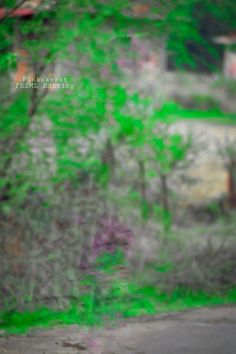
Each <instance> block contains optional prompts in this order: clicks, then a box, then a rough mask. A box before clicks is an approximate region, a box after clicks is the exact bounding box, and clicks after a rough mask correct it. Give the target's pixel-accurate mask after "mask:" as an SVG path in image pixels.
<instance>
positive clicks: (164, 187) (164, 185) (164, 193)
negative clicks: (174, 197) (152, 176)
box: [160, 174, 170, 213]
mask: <svg viewBox="0 0 236 354" xmlns="http://www.w3.org/2000/svg"><path fill="white" fill-rule="evenodd" d="M160 179H161V198H162V201H161V202H162V208H163V209H164V211H166V212H168V213H169V211H170V208H169V188H168V181H167V176H166V175H165V174H161V176H160Z"/></svg>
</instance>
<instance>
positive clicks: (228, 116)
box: [160, 102, 236, 125]
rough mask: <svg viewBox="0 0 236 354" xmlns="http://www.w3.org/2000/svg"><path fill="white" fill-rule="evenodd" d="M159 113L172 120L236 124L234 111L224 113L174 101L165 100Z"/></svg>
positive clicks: (216, 109)
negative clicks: (187, 106)
mask: <svg viewBox="0 0 236 354" xmlns="http://www.w3.org/2000/svg"><path fill="white" fill-rule="evenodd" d="M160 114H161V116H162V117H163V118H165V117H169V118H173V119H174V120H189V119H190V120H191V119H194V120H195V119H197V120H209V121H211V122H212V123H220V124H229V125H236V113H226V112H223V111H222V110H220V109H218V108H215V109H210V110H200V109H192V108H191V109H190V108H184V107H182V106H181V105H179V104H177V103H175V102H166V103H165V104H164V105H163V106H162V108H161V110H160Z"/></svg>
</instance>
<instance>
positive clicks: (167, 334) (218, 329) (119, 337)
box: [0, 306, 236, 354]
mask: <svg viewBox="0 0 236 354" xmlns="http://www.w3.org/2000/svg"><path fill="white" fill-rule="evenodd" d="M79 353H85V354H185V353H186V354H235V353H236V307H232V306H231V307H223V308H222V307H221V308H212V309H198V310H194V311H187V312H182V313H179V314H173V315H164V316H155V317H153V318H148V317H147V318H140V319H135V320H133V321H129V323H127V322H124V321H123V322H121V323H119V325H118V326H116V327H114V328H106V329H99V330H93V331H89V330H88V329H86V328H83V329H80V328H78V327H76V326H70V327H61V328H54V329H51V330H45V329H44V330H34V331H31V332H30V333H29V334H28V335H27V336H10V337H2V338H0V354H79Z"/></svg>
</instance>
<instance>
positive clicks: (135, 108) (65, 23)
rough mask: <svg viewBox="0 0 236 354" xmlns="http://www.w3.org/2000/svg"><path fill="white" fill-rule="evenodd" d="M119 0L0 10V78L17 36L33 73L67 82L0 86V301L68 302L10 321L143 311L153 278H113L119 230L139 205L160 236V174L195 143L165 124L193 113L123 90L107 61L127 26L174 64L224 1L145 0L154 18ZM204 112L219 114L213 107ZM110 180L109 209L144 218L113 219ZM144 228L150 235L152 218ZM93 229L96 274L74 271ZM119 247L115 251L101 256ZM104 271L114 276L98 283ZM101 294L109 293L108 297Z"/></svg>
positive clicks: (95, 318)
mask: <svg viewBox="0 0 236 354" xmlns="http://www.w3.org/2000/svg"><path fill="white" fill-rule="evenodd" d="M46 3H47V2H46ZM130 4H131V3H130V2H128V1H125V0H117V1H113V2H110V3H104V1H98V0H91V1H87V0H84V1H79V2H78V1H75V0H70V1H69V2H68V1H67V0H62V1H59V2H55V4H54V5H53V7H52V8H51V9H50V10H49V8H43V5H44V4H42V5H41V6H40V7H39V8H38V9H36V10H35V15H34V16H33V18H32V19H27V20H26V19H25V20H22V19H20V18H17V19H16V18H14V17H10V16H8V17H6V18H1V19H0V24H1V28H0V42H1V48H0V73H1V74H2V75H5V76H7V75H8V79H9V81H10V74H11V72H12V70H13V69H15V68H16V66H17V64H19V63H20V62H21V60H22V58H21V57H20V55H16V54H14V46H15V44H16V42H17V41H18V43H17V44H22V45H23V47H24V48H25V49H26V50H27V51H28V53H29V56H28V58H27V60H28V61H29V64H30V66H31V68H32V70H33V72H34V76H35V78H37V77H43V76H46V75H48V74H49V73H50V72H53V71H54V69H55V67H57V64H58V63H59V64H60V67H61V70H62V75H65V76H66V77H67V79H68V80H69V81H70V82H71V83H73V86H74V89H72V90H55V91H48V90H46V89H44V88H42V87H40V88H39V89H38V88H33V89H31V90H23V91H19V90H14V87H10V88H9V95H8V96H9V97H7V98H6V97H1V98H0V100H1V101H0V102H1V107H0V213H1V214H0V223H1V236H2V237H1V244H2V247H0V248H1V249H2V254H1V262H2V266H1V269H0V271H1V282H2V283H4V284H1V287H0V290H1V294H2V297H3V298H4V301H6V304H5V303H4V304H1V305H2V306H6V307H7V306H8V307H9V308H11V306H12V305H14V306H13V307H14V309H15V308H18V306H19V305H20V306H21V307H23V308H24V305H25V301H26V300H27V301H28V302H29V303H32V306H35V302H37V300H38V298H37V295H39V294H40V295H42V297H43V296H44V298H45V297H46V298H47V296H48V297H49V300H50V296H51V297H52V298H53V299H55V300H56V302H58V301H59V302H60V297H61V300H62V306H65V302H64V300H65V299H64V298H63V297H67V300H68V299H69V300H71V299H73V300H74V301H71V304H72V305H71V308H70V309H69V310H68V312H67V313H63V314H62V313H60V312H50V311H49V310H47V309H44V310H40V311H39V312H37V311H35V312H34V313H33V314H32V313H31V314H29V313H25V314H24V316H25V317H24V316H23V317H24V318H23V317H22V318H21V321H22V323H23V322H24V321H25V323H26V324H25V325H24V328H27V327H28V326H29V325H32V324H33V323H35V324H39V323H44V324H45V323H49V322H50V320H49V317H50V316H51V315H52V313H53V315H54V316H55V317H54V318H55V319H56V320H57V321H58V322H59V323H74V322H77V323H83V324H84V323H86V324H87V323H89V324H91V323H92V324H93V323H99V321H100V319H101V315H102V316H106V315H107V316H108V317H109V316H110V317H112V316H113V317H115V316H116V315H117V314H121V315H123V316H127V317H128V316H134V315H140V314H144V313H148V314H150V313H155V311H156V309H157V304H156V299H155V296H156V288H155V287H154V288H151V290H150V289H149V290H150V291H149V290H147V289H146V290H144V289H140V287H139V286H138V285H136V284H135V283H132V282H131V281H130V279H126V278H122V275H121V270H120V268H119V267H120V266H121V267H123V268H125V269H128V265H127V259H128V256H129V255H128V251H129V250H130V249H131V246H130V244H129V242H130V241H129V240H130V239H131V236H132V237H133V228H135V225H136V224H138V222H143V223H144V224H145V222H148V219H149V217H150V216H152V217H153V219H152V221H153V222H155V223H157V221H161V224H162V226H163V227H164V230H165V231H166V233H165V235H164V236H163V237H165V242H168V237H169V234H168V232H170V226H171V223H172V211H173V209H174V208H175V205H174V203H173V205H172V189H171V186H172V185H174V183H173V182H172V180H174V179H175V178H178V173H179V171H181V170H182V171H183V170H184V169H185V168H186V167H187V166H188V165H189V164H190V163H191V161H192V155H193V154H195V152H196V151H195V150H194V144H193V141H192V137H191V136H187V137H184V136H182V135H181V134H178V133H175V132H173V131H172V130H171V124H172V123H173V122H174V121H175V119H176V117H178V116H184V115H185V116H186V115H191V114H192V113H193V114H197V113H196V112H195V111H193V112H189V111H188V110H184V109H183V108H182V107H181V106H180V105H178V104H175V103H173V102H167V103H165V104H163V105H159V104H156V102H154V100H153V99H151V98H149V97H145V95H143V94H142V93H140V92H136V91H135V90H131V89H130V87H129V85H127V83H125V80H124V76H125V75H124V73H123V71H122V68H121V66H120V65H119V59H121V58H122V56H123V54H124V53H125V54H126V53H127V52H128V53H129V55H130V56H131V57H133V58H135V54H137V53H135V51H134V48H133V46H132V38H133V36H134V35H136V36H137V37H138V38H145V37H147V38H164V40H165V41H166V46H167V49H168V50H169V51H170V52H171V53H173V55H174V56H175V58H176V63H175V64H176V66H179V67H181V68H184V67H185V66H188V67H189V66H191V67H194V65H195V64H196V58H194V55H193V56H191V55H189V46H191V44H192V42H194V43H196V44H197V45H201V46H204V48H207V51H208V52H209V53H210V56H211V55H213V56H214V55H215V54H216V51H217V50H216V49H215V48H213V47H212V46H211V44H210V36H211V35H212V34H211V33H210V31H209V32H208V35H207V38H206V37H205V36H204V35H203V34H204V33H202V28H201V26H202V23H203V22H204V21H206V18H205V17H206V13H207V14H209V16H211V19H212V21H213V22H214V23H215V22H217V21H220V22H221V23H223V24H222V27H221V28H222V30H223V25H224V24H225V26H226V24H227V26H228V27H230V26H231V27H233V19H234V18H235V5H234V2H232V1H231V2H229V1H225V0H224V1H221V2H220V1H217V2H213V1H207V2H204V3H203V2H202V1H197V0H191V1H189V0H188V1H187V0H186V1H185V0H184V1H183V0H177V1H176V0H175V1H174V0H173V1H169V2H163V1H161V2H160V6H159V7H158V8H157V9H156V12H154V8H156V7H155V6H154V5H156V3H155V4H154V3H153V14H155V13H156V15H158V16H160V17H158V19H153V18H151V16H150V17H148V16H147V17H146V18H143V17H142V16H141V17H135V16H133V15H132V14H131V13H130V10H131V8H130ZM7 5H8V6H9V7H11V6H14V5H16V2H14V1H12V2H9V3H7ZM196 9H199V12H197V16H196V12H195V10H196ZM206 10H207V12H206ZM222 10H223V11H222ZM126 11H127V12H126ZM151 14H152V10H151ZM227 26H226V27H227ZM228 27H227V28H226V29H225V30H228ZM229 29H230V28H229ZM16 34H17V39H16ZM213 34H214V33H213ZM141 49H142V48H141ZM68 62H70V63H71V64H72V66H73V67H74V68H75V70H74V72H73V73H71V77H68V75H67V73H64V72H63V69H64V66H65V68H66V67H68V66H67V65H68ZM198 99H199V98H198ZM201 99H202V98H201ZM201 99H200V100H201ZM215 111H216V112H217V114H218V113H219V114H220V111H219V110H217V107H216V110H215ZM215 111H214V112H213V113H215ZM198 113H199V112H198ZM208 113H209V112H208ZM123 187H124V190H125V191H126V189H127V190H128V194H127V195H126V196H124V195H122V194H121V195H122V198H121V199H122V207H123V209H122V210H125V208H126V206H127V205H128V207H127V209H128V208H129V212H130V213H132V212H133V213H135V212H137V211H138V212H139V211H140V210H141V214H142V216H143V217H144V220H142V221H140V217H139V215H137V214H136V215H133V218H130V220H128V218H129V215H130V214H127V215H125V217H124V218H123V219H122V218H121V219H119V218H117V217H116V216H117V214H118V213H119V212H120V210H118V211H117V210H116V205H115V206H114V205H111V204H112V203H110V200H112V197H113V198H114V199H115V197H116V194H118V193H117V191H119V192H120V191H121V189H122V188H123ZM148 193H150V194H151V195H152V196H151V197H152V198H151V199H152V201H151V202H150V201H149V200H150V198H149V196H148ZM117 198H118V197H117ZM114 199H113V200H114ZM137 202H138V203H139V205H138V207H137ZM151 204H154V207H153V208H151V207H150V205H151ZM113 209H114V210H113ZM117 209H118V208H117ZM150 210H151V211H153V213H151V212H150ZM124 214H125V212H124ZM141 219H142V218H141ZM126 221H127V222H128V221H129V225H128V226H126ZM130 224H132V225H131V226H132V227H131V226H130ZM144 229H145V227H143V229H142V230H144ZM16 230H17V232H16ZM158 233H159V234H162V229H161V228H160V229H158V232H157V231H156V233H155V235H156V234H158ZM15 234H16V235H15ZM13 235H15V236H14V237H13ZM96 240H97V241H99V242H101V244H102V251H104V250H105V251H106V253H105V254H102V252H101V254H100V253H99V252H97V253H99V256H100V258H98V259H97V269H95V271H96V272H97V273H96V274H90V273H89V272H87V273H86V271H84V273H83V271H82V269H81V263H83V261H84V260H85V263H86V261H90V259H89V257H90V256H91V254H92V255H93V248H96V247H97V250H98V243H99V242H98V243H97V245H96V242H95V241H96ZM93 242H94V243H93ZM120 244H121V245H122V247H121V249H122V250H123V251H124V254H121V253H118V254H115V253H113V252H115V251H116V248H117V246H119V245H120ZM95 246H96V247H95ZM97 253H96V252H95V254H96V256H97V255H98V254H97ZM68 254H70V256H71V257H68ZM123 256H124V257H123ZM169 258H170V259H165V261H164V262H160V264H159V265H158V267H157V268H156V272H157V273H158V274H160V273H161V274H165V275H166V274H167V275H169V274H172V276H173V278H174V276H175V274H174V273H171V271H173V269H174V268H175V267H174V266H173V267H172V260H171V257H169ZM87 263H89V262H87ZM185 265H186V268H187V265H188V262H187V261H186V263H185ZM36 270H37V271H36ZM138 270H139V271H140V268H138ZM181 271H182V269H179V273H180V274H181ZM98 273H99V274H98ZM109 273H112V274H109ZM179 273H178V274H179ZM8 274H9V275H10V276H9V277H7V275H8ZM83 274H85V277H84V279H83V280H82V279H81V275H83ZM62 275H63V276H62ZM109 275H111V276H113V275H114V278H113V279H110V280H111V281H110V282H107V283H106V277H107V276H109ZM5 277H7V279H5ZM21 277H23V278H24V281H25V283H24V282H23V281H22V278H21ZM99 277H100V278H99ZM176 279H177V278H176ZM19 280H20V281H19ZM105 283H106V284H105ZM177 285H178V284H177ZM140 291H144V294H145V295H144V296H142V294H140ZM45 294H46V295H45ZM174 294H175V293H174ZM159 295H160V294H159ZM174 296H175V295H174ZM176 296H177V298H178V299H180V296H179V295H176ZM111 298H112V299H116V301H115V302H114V303H113V304H112V303H111ZM78 299H79V300H78ZM159 299H161V295H160V298H159ZM207 299H208V298H207ZM230 299H231V298H230ZM39 300H40V299H39ZM8 301H9V303H8ZM27 301H26V302H27ZM160 301H161V300H160ZM165 301H166V300H164V304H165ZM209 301H210V300H209ZM219 301H221V300H219ZM222 301H223V300H222ZM203 303H204V301H203ZM181 306H183V304H182V305H181ZM164 307H165V306H164ZM21 315H22V314H21ZM21 315H20V314H19V313H13V314H12V315H10V317H7V316H5V317H4V316H3V318H2V319H1V321H2V323H3V325H2V324H1V325H2V326H3V327H4V326H6V320H7V321H9V327H12V328H14V326H15V325H16V324H18V325H19V318H20V316H21ZM11 316H12V317H11ZM37 318H38V319H37ZM41 321H42V322H41Z"/></svg>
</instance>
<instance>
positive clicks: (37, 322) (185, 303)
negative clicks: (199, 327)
mask: <svg viewBox="0 0 236 354" xmlns="http://www.w3.org/2000/svg"><path fill="white" fill-rule="evenodd" d="M131 288H132V289H131V291H130V292H129V293H128V294H127V296H124V295H122V296H121V295H116V296H114V297H113V298H112V299H111V301H108V302H105V301H104V302H103V301H101V302H100V303H98V304H97V305H96V306H93V308H92V311H91V306H88V303H89V302H90V305H91V296H88V298H87V306H84V308H81V307H80V306H78V305H77V304H75V303H73V304H71V305H70V307H69V308H68V309H66V310H63V311H56V310H53V309H50V308H46V307H45V308H44V307H42V308H40V309H37V310H34V311H24V312H10V313H1V314H0V330H4V331H6V333H11V334H13V333H18V334H19V333H26V332H27V331H28V330H29V329H31V328H34V327H41V328H42V327H43V328H49V327H52V326H58V325H71V324H77V325H80V326H102V325H104V324H106V323H107V321H110V320H115V319H116V318H130V317H137V316H142V315H154V314H158V313H165V312H173V311H179V310H184V309H190V308H196V307H203V306H215V305H226V304H235V303H236V288H234V289H232V290H231V291H229V292H228V293H227V294H224V295H222V294H207V293H205V292H203V291H198V292H193V291H191V290H188V289H181V288H178V289H176V290H174V291H173V292H172V293H171V294H167V293H164V292H161V291H159V290H158V289H157V288H155V287H153V286H148V287H143V288H138V287H136V286H134V285H133V284H132V286H131ZM92 301H93V300H92ZM85 303H86V301H85V302H84V304H85ZM93 305H95V303H93Z"/></svg>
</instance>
